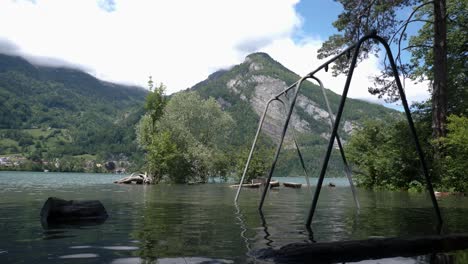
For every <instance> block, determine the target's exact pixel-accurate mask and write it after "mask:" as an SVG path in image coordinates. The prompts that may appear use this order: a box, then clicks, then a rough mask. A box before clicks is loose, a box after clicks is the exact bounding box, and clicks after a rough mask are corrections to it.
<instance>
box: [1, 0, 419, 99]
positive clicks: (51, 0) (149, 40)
mask: <svg viewBox="0 0 468 264" xmlns="http://www.w3.org/2000/svg"><path fill="white" fill-rule="evenodd" d="M297 2H298V0H281V1H280V0H278V1H268V0H258V1H252V0H236V1H221V0H200V1H182V0H167V1H154V0H140V1H134V0H97V1H92V0H75V1H72V0H70V1H63V0H37V1H19V0H16V1H12V0H0V25H2V29H1V31H0V39H7V40H8V41H10V42H12V43H14V44H15V45H16V47H17V51H15V52H17V53H21V54H29V55H32V56H41V57H47V58H56V59H55V60H54V63H55V64H57V63H58V64H60V62H63V64H68V63H73V64H75V65H79V66H80V68H82V69H88V71H89V72H90V73H92V74H94V75H95V76H97V77H98V78H101V79H104V80H109V81H115V82H122V83H127V84H137V85H141V86H146V82H147V80H148V76H149V75H152V76H153V80H155V81H156V82H164V83H165V84H166V85H167V86H168V92H169V93H172V92H175V91H178V90H181V89H185V88H188V87H191V86H192V85H194V84H195V83H197V82H199V81H201V80H203V79H205V78H206V77H207V76H208V75H209V74H211V73H212V72H214V71H215V70H217V69H220V68H227V67H229V66H231V65H234V64H238V63H240V62H242V61H243V59H244V57H245V56H246V55H248V53H250V52H253V51H257V50H264V51H267V52H269V53H270V55H271V56H272V57H273V58H275V59H276V60H277V61H279V62H281V63H283V64H284V65H285V66H287V67H289V68H290V69H292V70H293V71H296V72H298V73H299V74H305V73H307V72H309V71H310V70H312V69H314V67H316V66H318V65H319V64H320V63H321V62H320V61H318V60H317V59H316V51H317V49H318V48H319V47H320V44H321V40H320V39H304V40H303V41H301V42H299V43H295V42H294V41H293V40H292V37H293V35H294V34H295V33H297V32H301V25H302V19H306V18H301V17H300V16H299V15H298V13H297V12H296V11H295V9H294V6H295V4H296V3H297ZM377 69H378V64H377V60H375V59H369V60H367V61H365V62H363V63H362V64H360V65H359V67H358V69H357V72H356V74H355V76H356V77H355V78H354V79H353V82H352V85H353V87H351V91H350V96H351V97H355V98H365V99H373V98H374V97H371V96H370V95H369V94H368V93H367V87H368V84H369V83H370V82H369V80H368V79H367V77H366V76H368V73H373V72H376V71H377ZM322 74H323V73H321V74H318V75H317V76H318V77H320V78H322V80H323V81H324V83H325V85H326V86H327V87H328V88H332V89H333V90H335V89H338V90H335V91H337V92H340V93H341V89H342V87H343V84H344V77H343V76H340V77H338V78H332V77H331V74H328V75H327V74H323V76H322ZM355 86H357V87H355ZM408 94H410V93H408ZM414 96H416V97H417V96H420V94H419V93H416V94H415V95H414Z"/></svg>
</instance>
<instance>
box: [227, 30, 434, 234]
mask: <svg viewBox="0 0 468 264" xmlns="http://www.w3.org/2000/svg"><path fill="white" fill-rule="evenodd" d="M368 40H374V41H377V42H379V43H380V44H382V45H383V46H384V48H385V51H386V53H387V56H388V59H389V61H390V65H391V68H392V71H393V75H394V77H395V82H396V85H397V88H398V92H399V95H400V98H401V101H402V104H403V108H404V110H405V114H406V117H407V120H408V125H409V128H410V130H411V135H412V136H413V139H414V143H415V147H416V151H417V153H418V156H419V159H420V161H421V166H422V169H423V174H424V177H425V179H426V188H427V190H428V191H429V195H430V197H431V201H432V205H433V207H434V211H435V213H436V217H437V221H438V225H439V229H440V227H441V226H442V223H443V221H442V216H441V213H440V209H439V205H438V203H437V200H436V198H435V194H434V189H433V187H432V182H431V179H430V176H429V172H428V169H427V166H426V161H425V159H424V155H423V152H422V149H421V145H420V143H419V139H418V136H417V133H416V130H415V127H414V123H413V119H412V117H411V113H410V110H409V107H408V103H407V100H406V96H405V93H404V90H403V87H402V85H401V81H400V77H399V74H398V70H397V67H396V64H395V60H394V59H393V55H392V52H391V50H390V46H389V45H388V43H387V41H385V40H384V39H383V38H382V37H380V36H378V35H377V32H375V31H374V32H372V33H370V34H369V35H366V36H364V37H362V38H361V39H359V41H358V42H357V43H355V44H354V45H351V46H350V47H348V48H346V49H345V50H343V51H342V52H341V53H339V54H338V55H336V56H335V57H333V58H331V59H329V60H328V61H327V62H325V63H324V64H322V65H321V66H319V67H318V68H317V69H315V70H314V71H312V72H310V73H309V74H307V75H306V76H304V77H302V78H301V79H299V81H297V82H296V83H294V84H292V85H291V86H289V87H288V88H286V89H285V90H284V91H282V92H281V93H279V94H278V95H276V96H274V97H273V98H271V99H270V100H269V101H268V102H267V104H266V107H265V110H264V112H263V115H262V117H261V119H260V122H259V126H258V128H257V132H256V135H255V138H254V142H253V144H252V147H251V150H250V153H249V157H248V159H247V162H246V166H245V168H244V172H243V174H242V178H241V182H240V184H239V188H238V190H237V194H236V197H235V202H236V201H237V199H238V197H239V193H240V190H241V188H242V183H243V180H244V177H245V174H246V172H247V170H248V167H249V164H250V160H251V158H252V155H253V152H254V149H255V145H256V142H257V139H258V135H259V134H260V131H261V129H262V125H263V122H264V119H265V116H266V112H267V111H268V107H269V105H270V103H271V102H273V101H275V100H280V99H279V97H280V96H282V95H285V94H286V93H287V92H288V91H290V90H292V89H293V88H296V89H295V93H294V97H293V98H292V101H291V102H290V103H289V105H288V106H289V111H288V113H287V116H286V120H285V122H284V126H283V130H282V134H281V138H280V141H279V143H278V146H277V149H276V153H275V156H274V160H273V163H272V165H271V168H270V172H269V174H268V178H267V180H266V186H265V188H264V190H263V193H262V198H261V200H260V204H259V210H262V207H263V203H264V200H265V197H266V193H267V191H268V189H269V188H268V187H269V184H270V181H271V178H272V175H273V172H274V170H275V167H276V162H277V160H278V157H279V154H280V151H281V147H282V144H283V141H284V137H285V135H286V131H287V128H288V125H289V121H290V119H291V115H292V112H293V110H294V106H295V103H296V100H297V97H298V94H299V90H300V87H301V84H302V83H303V82H304V81H305V80H307V79H314V80H316V81H317V82H319V84H320V86H321V88H322V92H323V93H324V97H325V100H326V101H327V102H328V100H327V97H326V94H325V91H324V88H323V85H322V83H321V81H320V80H319V79H318V78H317V77H315V76H314V75H315V74H316V73H317V72H319V71H320V70H322V69H325V70H327V69H328V66H329V64H330V63H332V62H334V61H336V60H337V59H338V58H340V57H342V56H344V55H348V56H349V55H350V52H351V50H353V49H354V55H353V57H352V61H351V64H350V68H349V72H348V75H347V78H346V83H345V86H344V89H343V94H342V96H341V102H340V105H339V108H338V112H337V114H336V118H335V120H333V115H332V113H331V109H330V107H329V104H327V108H328V111H329V115H330V117H331V121H332V122H331V123H332V133H331V135H330V139H329V142H328V147H327V151H326V154H325V156H324V159H323V162H322V169H321V171H320V175H319V179H318V182H317V188H316V190H315V193H314V197H313V200H312V205H311V207H310V210H309V215H308V217H307V221H306V226H310V225H311V223H312V218H313V215H314V212H315V209H316V207H317V202H318V198H319V196H320V190H321V188H322V184H323V180H324V177H325V173H326V170H327V166H328V162H329V160H330V155H331V151H332V148H333V145H334V141H335V138H336V139H337V143H338V146H339V149H340V154H341V156H342V159H343V162H344V164H345V173H346V175H347V176H348V179H349V180H350V183H351V189H352V191H353V196H354V199H355V201H356V205H357V206H358V207H359V203H358V201H357V198H356V195H355V191H354V185H353V184H352V180H351V178H350V176H351V170H350V169H349V166H348V164H347V161H346V157H345V155H344V151H343V148H342V145H341V141H340V139H339V136H338V127H339V124H340V120H341V115H342V113H343V109H344V105H345V102H346V99H347V95H348V90H349V86H350V84H351V79H352V77H353V73H354V68H355V66H356V64H357V57H358V54H359V51H360V48H361V45H362V43H363V42H365V41H368ZM283 104H284V102H283ZM285 107H286V106H285ZM293 139H294V143H295V146H296V148H297V152H298V155H299V158H300V160H301V165H302V167H303V169H304V171H305V174H306V180H307V182H308V175H307V170H306V168H305V165H304V161H303V159H302V155H301V152H300V149H299V148H298V145H297V141H296V139H295V137H294V138H293Z"/></svg>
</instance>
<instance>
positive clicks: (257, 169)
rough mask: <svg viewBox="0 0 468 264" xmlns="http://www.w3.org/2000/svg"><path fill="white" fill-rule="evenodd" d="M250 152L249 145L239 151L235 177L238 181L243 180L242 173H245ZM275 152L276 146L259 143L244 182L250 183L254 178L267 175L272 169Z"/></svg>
mask: <svg viewBox="0 0 468 264" xmlns="http://www.w3.org/2000/svg"><path fill="white" fill-rule="evenodd" d="M249 153H250V148H249V147H244V148H242V149H240V150H239V151H238V152H237V160H236V163H235V168H236V170H235V176H236V177H235V178H236V179H237V182H239V181H240V180H241V177H242V174H243V173H244V169H245V163H246V162H247V158H248V157H249ZM274 153H275V152H274V148H272V147H268V146H266V145H264V144H259V146H257V148H256V149H255V152H254V154H253V155H252V159H251V160H250V164H249V168H248V170H247V172H246V174H245V178H244V183H250V182H251V180H252V179H256V178H262V177H266V176H267V175H268V172H269V170H270V167H271V162H272V157H273V155H274Z"/></svg>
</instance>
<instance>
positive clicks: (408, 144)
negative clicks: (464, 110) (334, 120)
mask: <svg viewBox="0 0 468 264" xmlns="http://www.w3.org/2000/svg"><path fill="white" fill-rule="evenodd" d="M430 114H431V112H430V111H428V109H427V108H426V109H424V108H423V109H419V110H418V111H416V113H415V119H416V120H415V125H416V130H417V132H418V136H419V140H420V143H421V144H422V148H423V151H424V154H425V155H424V156H425V160H426V161H427V163H428V165H429V170H430V175H431V179H432V181H433V184H434V185H435V188H436V190H439V191H450V192H467V191H468V174H467V172H468V163H467V162H466V161H467V160H468V118H467V117H465V116H463V115H456V114H452V115H450V116H449V118H448V124H447V135H446V136H445V137H442V138H439V139H437V140H435V139H433V138H432V135H431V132H432V130H431V118H430ZM435 146H437V150H438V151H437V154H436V153H435V151H434V150H435ZM346 151H347V153H349V157H350V160H351V161H352V162H353V163H354V165H355V166H357V168H358V171H359V173H358V174H357V176H358V182H359V184H360V185H361V186H364V187H367V188H385V189H392V190H400V189H403V190H408V189H409V190H417V191H421V190H424V189H425V188H426V187H425V186H426V185H425V184H426V181H425V179H424V175H423V174H422V167H421V162H420V160H419V158H418V155H417V152H416V148H415V144H414V140H413V136H412V135H411V133H410V130H409V127H408V123H407V121H406V120H399V121H395V122H382V121H377V120H369V121H368V122H366V123H365V124H364V126H363V127H362V128H361V129H359V131H358V132H357V133H356V134H354V135H353V136H352V137H351V140H350V142H349V144H348V145H347V148H346Z"/></svg>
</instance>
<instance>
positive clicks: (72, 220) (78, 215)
mask: <svg viewBox="0 0 468 264" xmlns="http://www.w3.org/2000/svg"><path fill="white" fill-rule="evenodd" d="M107 217H108V215H107V211H106V208H104V206H103V205H102V203H101V202H100V201H98V200H85V201H75V200H69V201H67V200H63V199H60V198H56V197H49V199H47V201H46V202H45V203H44V206H42V209H41V223H42V226H43V227H45V228H46V227H53V226H60V225H93V224H101V223H103V222H105V221H106V219H107Z"/></svg>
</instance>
